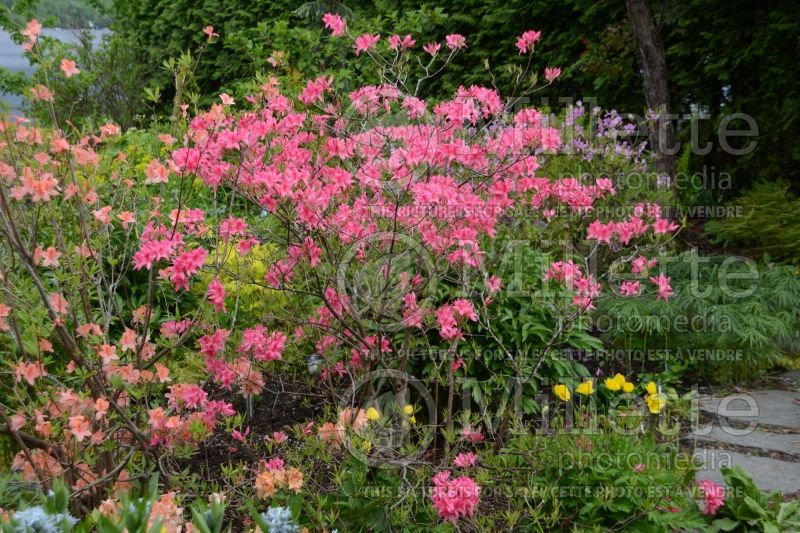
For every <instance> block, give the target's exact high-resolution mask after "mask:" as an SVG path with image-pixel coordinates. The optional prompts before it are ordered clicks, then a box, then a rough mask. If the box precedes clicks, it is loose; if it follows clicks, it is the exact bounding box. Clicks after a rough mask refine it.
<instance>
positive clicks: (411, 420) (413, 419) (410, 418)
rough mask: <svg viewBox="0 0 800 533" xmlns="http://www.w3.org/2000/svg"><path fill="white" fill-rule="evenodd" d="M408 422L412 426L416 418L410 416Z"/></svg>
mask: <svg viewBox="0 0 800 533" xmlns="http://www.w3.org/2000/svg"><path fill="white" fill-rule="evenodd" d="M408 421H409V422H411V423H412V424H416V423H417V417H415V416H411V417H409V419H408Z"/></svg>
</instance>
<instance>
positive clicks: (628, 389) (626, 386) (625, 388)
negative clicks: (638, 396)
mask: <svg viewBox="0 0 800 533" xmlns="http://www.w3.org/2000/svg"><path fill="white" fill-rule="evenodd" d="M622 392H624V393H626V394H630V393H632V392H633V383H631V382H630V381H626V382H625V383H623V384H622Z"/></svg>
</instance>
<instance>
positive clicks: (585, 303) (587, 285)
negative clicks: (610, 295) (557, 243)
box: [544, 260, 600, 309]
mask: <svg viewBox="0 0 800 533" xmlns="http://www.w3.org/2000/svg"><path fill="white" fill-rule="evenodd" d="M544 277H545V279H546V280H555V281H559V282H563V283H564V284H565V285H566V287H567V289H569V290H574V291H575V292H576V293H577V294H576V295H575V296H574V297H573V298H572V303H573V305H575V306H577V307H579V308H581V309H594V303H593V300H594V298H597V297H598V296H600V284H599V283H597V282H596V281H595V279H594V277H593V276H592V275H591V274H589V275H585V274H584V273H583V271H581V268H580V267H579V266H578V265H576V264H575V263H573V262H572V260H569V261H566V262H565V261H556V262H555V263H553V264H552V265H550V269H549V270H548V271H547V273H546V274H545V276H544Z"/></svg>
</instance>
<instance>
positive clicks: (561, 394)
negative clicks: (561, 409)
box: [553, 384, 569, 402]
mask: <svg viewBox="0 0 800 533" xmlns="http://www.w3.org/2000/svg"><path fill="white" fill-rule="evenodd" d="M553 394H555V395H556V396H558V398H559V399H560V400H561V401H563V402H568V401H569V389H568V388H567V386H566V385H560V384H559V385H554V386H553Z"/></svg>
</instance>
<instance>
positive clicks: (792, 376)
mask: <svg viewBox="0 0 800 533" xmlns="http://www.w3.org/2000/svg"><path fill="white" fill-rule="evenodd" d="M777 378H778V379H782V380H783V381H787V382H789V383H800V370H787V371H786V372H782V373H781V374H778V376H777Z"/></svg>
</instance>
